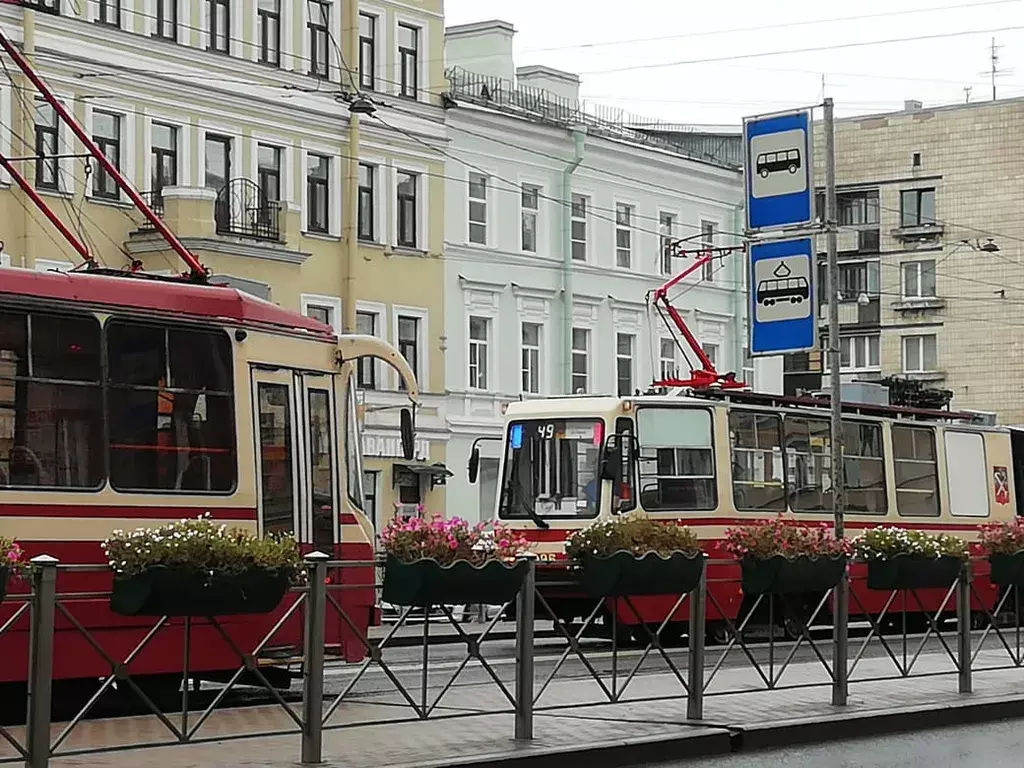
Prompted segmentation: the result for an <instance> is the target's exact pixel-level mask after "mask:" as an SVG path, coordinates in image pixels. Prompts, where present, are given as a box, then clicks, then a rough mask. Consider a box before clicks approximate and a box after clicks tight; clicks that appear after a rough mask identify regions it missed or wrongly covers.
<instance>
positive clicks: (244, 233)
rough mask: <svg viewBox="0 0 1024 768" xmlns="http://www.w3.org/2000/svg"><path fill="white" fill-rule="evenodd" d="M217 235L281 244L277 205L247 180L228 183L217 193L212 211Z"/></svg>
mask: <svg viewBox="0 0 1024 768" xmlns="http://www.w3.org/2000/svg"><path fill="white" fill-rule="evenodd" d="M214 216H215V219H216V222H217V233H218V234H221V235H237V236H239V237H251V238H253V239H255V240H271V241H280V240H281V204H280V203H279V202H277V201H276V200H268V199H267V195H266V193H265V192H264V191H263V190H262V189H261V188H260V186H259V184H256V183H255V182H253V181H250V180H249V179H232V180H231V181H229V182H228V183H227V184H225V185H224V187H223V188H222V189H221V190H220V192H218V193H217V203H216V208H215V211H214Z"/></svg>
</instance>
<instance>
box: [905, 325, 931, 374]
mask: <svg viewBox="0 0 1024 768" xmlns="http://www.w3.org/2000/svg"><path fill="white" fill-rule="evenodd" d="M936 342H937V339H936V337H935V335H934V334H930V335H925V336H904V337H903V371H904V372H905V373H925V372H928V371H934V370H937V369H938V367H939V363H938V350H937V343H936Z"/></svg>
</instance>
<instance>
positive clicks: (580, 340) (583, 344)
mask: <svg viewBox="0 0 1024 768" xmlns="http://www.w3.org/2000/svg"><path fill="white" fill-rule="evenodd" d="M589 390H590V331H589V330H587V329H586V328H573V329H572V391H573V394H586V393H587V392H588V391H589Z"/></svg>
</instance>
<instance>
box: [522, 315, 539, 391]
mask: <svg viewBox="0 0 1024 768" xmlns="http://www.w3.org/2000/svg"><path fill="white" fill-rule="evenodd" d="M540 335H541V327H540V323H523V328H522V344H523V348H522V358H523V359H522V374H523V392H528V393H530V394H533V395H537V394H540Z"/></svg>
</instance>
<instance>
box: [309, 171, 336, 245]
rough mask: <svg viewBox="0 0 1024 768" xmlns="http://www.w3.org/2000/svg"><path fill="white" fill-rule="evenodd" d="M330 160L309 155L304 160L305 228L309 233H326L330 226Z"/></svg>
mask: <svg viewBox="0 0 1024 768" xmlns="http://www.w3.org/2000/svg"><path fill="white" fill-rule="evenodd" d="M330 180H331V159H330V158H329V157H324V156H323V155H313V154H311V155H310V156H309V157H308V158H307V160H306V197H307V200H306V205H307V206H308V215H307V226H308V228H309V231H310V232H320V233H326V232H327V231H328V228H329V225H330V214H329V211H330Z"/></svg>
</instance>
